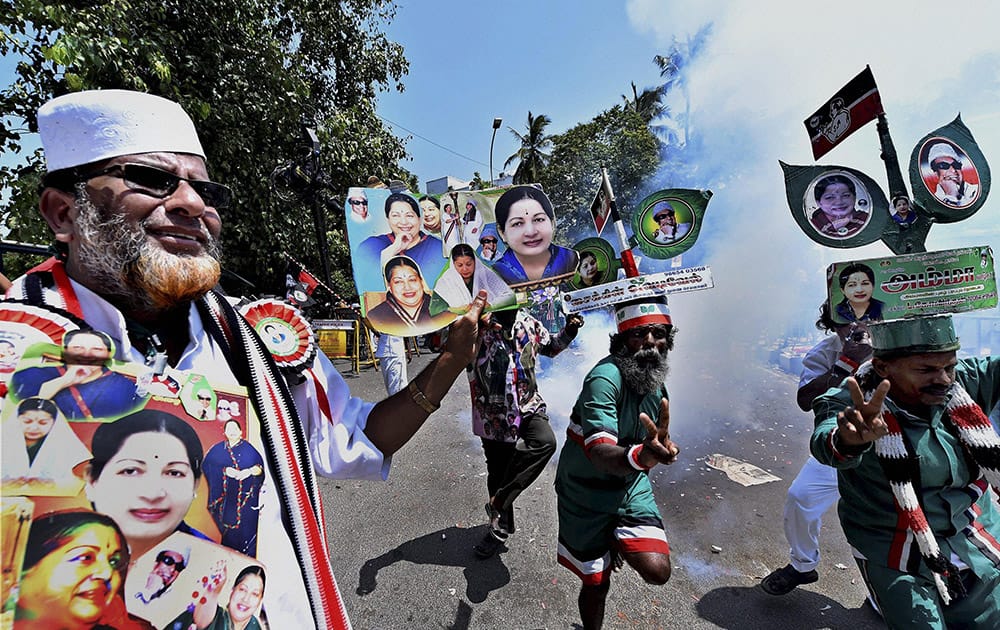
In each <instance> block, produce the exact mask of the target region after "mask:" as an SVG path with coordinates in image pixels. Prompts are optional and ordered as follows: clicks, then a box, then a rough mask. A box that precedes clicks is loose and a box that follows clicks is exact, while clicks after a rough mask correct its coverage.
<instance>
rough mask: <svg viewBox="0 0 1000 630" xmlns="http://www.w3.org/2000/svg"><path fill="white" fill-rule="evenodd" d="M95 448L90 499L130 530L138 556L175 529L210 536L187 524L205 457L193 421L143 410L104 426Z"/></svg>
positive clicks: (89, 481)
mask: <svg viewBox="0 0 1000 630" xmlns="http://www.w3.org/2000/svg"><path fill="white" fill-rule="evenodd" d="M91 451H92V452H93V454H94V457H93V459H92V460H91V462H90V468H89V470H88V471H87V477H88V479H87V486H86V493H87V498H88V499H89V500H90V502H91V503H92V504H93V506H94V509H95V510H96V511H98V512H100V513H102V514H107V515H108V516H110V517H111V518H112V519H114V521H115V523H117V524H118V527H120V528H121V530H122V532H124V533H125V539H126V540H127V541H128V546H129V551H130V553H131V555H132V557H133V558H136V559H138V558H140V557H141V556H142V555H143V554H144V553H146V552H147V551H149V550H150V549H152V548H153V547H155V546H156V545H158V544H159V543H160V542H162V541H163V540H164V539H165V538H166V537H167V536H169V535H170V534H172V533H173V532H175V531H180V532H184V533H186V534H191V535H193V536H197V537H199V538H206V536H205V535H204V534H202V533H200V532H198V531H196V530H194V529H192V528H191V527H190V526H188V525H187V524H186V523H184V517H185V515H186V514H187V512H188V508H190V507H191V503H192V502H193V501H194V497H195V489H196V488H197V485H198V480H199V479H200V478H201V462H202V456H203V450H202V446H201V442H200V441H199V440H198V435H197V434H196V433H195V431H194V429H193V428H191V426H190V425H188V424H187V423H186V422H184V421H183V420H181V419H180V418H177V417H175V416H172V415H170V414H169V413H166V412H164V411H157V410H151V409H143V410H142V411H138V412H136V413H133V414H131V415H128V416H125V417H123V418H121V419H120V420H117V421H116V422H110V423H108V424H102V425H101V426H99V427H98V428H97V431H95V432H94V438H93V440H92V441H91Z"/></svg>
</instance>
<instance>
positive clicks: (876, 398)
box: [837, 376, 889, 446]
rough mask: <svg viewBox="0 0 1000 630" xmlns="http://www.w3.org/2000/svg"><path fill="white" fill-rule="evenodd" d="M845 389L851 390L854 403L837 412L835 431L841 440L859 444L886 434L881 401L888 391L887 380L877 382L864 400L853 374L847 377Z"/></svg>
mask: <svg viewBox="0 0 1000 630" xmlns="http://www.w3.org/2000/svg"><path fill="white" fill-rule="evenodd" d="M847 389H848V391H850V392H851V400H852V401H853V403H854V405H853V406H851V407H847V408H846V409H844V410H843V411H841V412H840V413H838V414H837V432H838V435H839V437H840V440H841V442H842V443H843V444H846V445H848V446H860V445H862V444H867V443H869V442H874V441H875V440H877V439H879V438H880V437H882V436H883V435H885V434H887V433H888V432H889V427H888V425H886V423H885V420H884V419H883V418H882V403H883V402H885V396H886V394H888V393H889V381H887V380H883V381H882V382H881V383H879V384H878V387H876V388H875V392H874V393H873V394H872V397H871V399H869V400H868V401H865V397H864V394H862V393H861V386H860V385H858V382H857V381H856V380H855V379H854V377H853V376H852V377H850V378H848V379H847Z"/></svg>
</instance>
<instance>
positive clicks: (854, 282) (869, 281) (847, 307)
mask: <svg viewBox="0 0 1000 630" xmlns="http://www.w3.org/2000/svg"><path fill="white" fill-rule="evenodd" d="M838 280H839V282H840V290H841V291H842V292H843V294H844V299H842V300H841V301H840V302H838V303H837V306H836V311H837V315H839V316H840V317H842V318H843V319H845V320H847V321H849V322H861V321H879V320H881V319H882V307H883V306H885V302H883V301H881V300H877V299H875V298H873V297H872V293H873V292H874V291H875V272H874V271H872V268H871V267H869V266H868V265H864V264H861V263H852V264H850V265H847V266H846V267H844V268H843V269H842V270H841V272H840V276H838Z"/></svg>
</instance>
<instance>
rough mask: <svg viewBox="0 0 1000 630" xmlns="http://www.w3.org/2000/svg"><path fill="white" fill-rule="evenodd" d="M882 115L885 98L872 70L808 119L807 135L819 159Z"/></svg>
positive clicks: (814, 153)
mask: <svg viewBox="0 0 1000 630" xmlns="http://www.w3.org/2000/svg"><path fill="white" fill-rule="evenodd" d="M881 113H883V110H882V99H881V98H880V97H879V94H878V87H877V86H876V85H875V77H874V76H872V70H871V67H869V66H865V69H864V70H862V71H861V74H859V75H858V76H856V77H854V78H853V79H851V80H850V81H849V82H848V83H847V85H845V86H844V87H842V88H840V90H838V91H837V93H836V94H834V95H833V96H832V97H831V98H830V100H828V101H827V102H826V103H824V104H823V106H822V107H820V108H819V109H818V110H816V113H814V114H813V115H812V116H810V117H809V118H807V119H806V120H805V126H806V132H808V133H809V140H810V141H811V142H812V150H813V157H814V158H816V159H817V160H818V159H819V158H821V157H823V156H824V155H826V154H827V153H828V152H829V151H830V149H832V148H833V147H835V146H837V145H838V144H840V142H841V141H842V140H844V139H845V138H847V136H849V135H851V134H852V133H854V132H855V131H857V130H858V129H860V128H861V127H863V126H865V124H867V123H869V122H871V121H872V120H875V119H876V118H877V117H878V115H879V114H881Z"/></svg>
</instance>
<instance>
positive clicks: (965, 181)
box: [918, 137, 980, 210]
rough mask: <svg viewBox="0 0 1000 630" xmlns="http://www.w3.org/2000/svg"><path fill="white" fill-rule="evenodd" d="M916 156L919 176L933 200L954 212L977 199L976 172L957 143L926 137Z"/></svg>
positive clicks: (977, 175)
mask: <svg viewBox="0 0 1000 630" xmlns="http://www.w3.org/2000/svg"><path fill="white" fill-rule="evenodd" d="M918 155H919V163H920V176H921V178H922V179H923V182H924V186H926V188H927V191H928V192H930V193H931V194H932V195H934V198H935V199H937V200H938V201H940V202H941V203H942V204H944V205H946V206H949V207H951V208H955V209H956V210H962V209H965V208H968V207H969V206H971V205H972V204H973V203H975V202H976V200H977V199H979V194H980V187H979V186H980V182H979V170H978V169H977V168H976V165H975V164H974V163H973V162H972V160H971V159H970V158H969V155H968V154H967V153H966V152H965V151H963V150H962V148H961V147H959V146H958V144H956V143H955V142H953V141H951V140H949V139H947V138H942V137H934V138H929V139H927V140H926V141H924V143H923V145H921V147H920V149H919V153H918Z"/></svg>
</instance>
